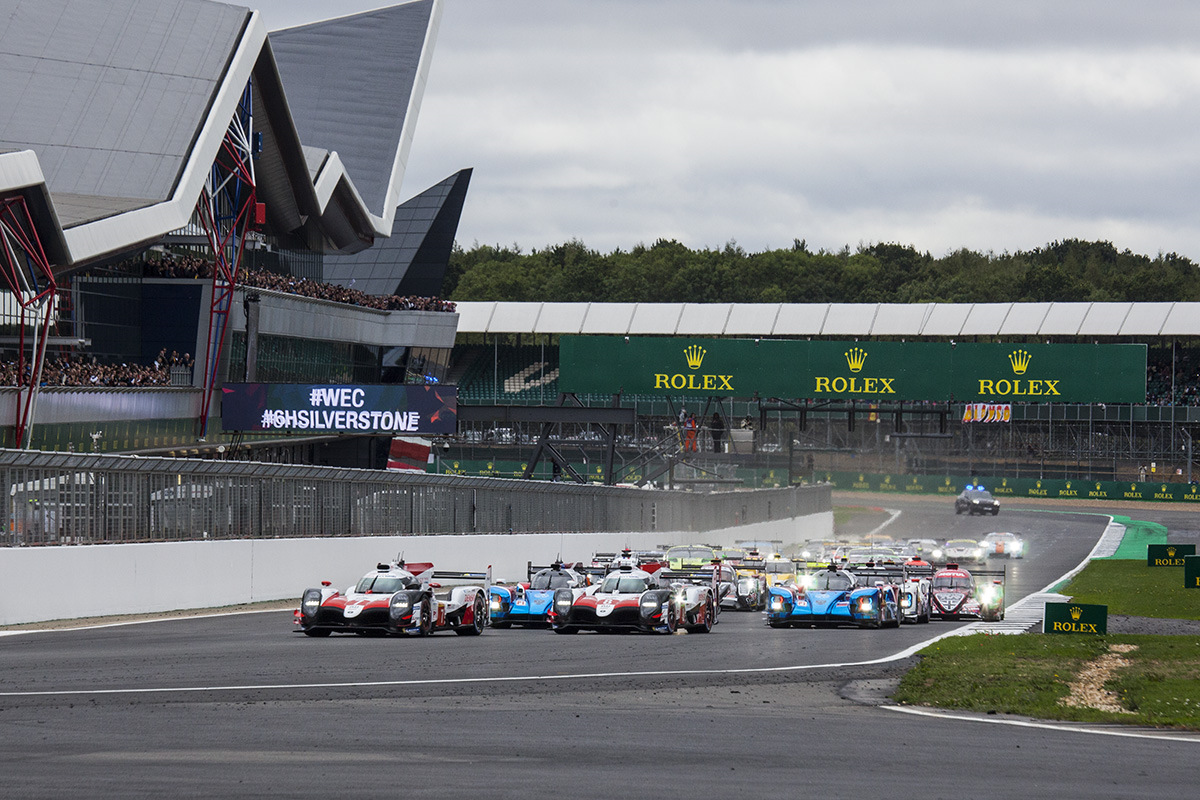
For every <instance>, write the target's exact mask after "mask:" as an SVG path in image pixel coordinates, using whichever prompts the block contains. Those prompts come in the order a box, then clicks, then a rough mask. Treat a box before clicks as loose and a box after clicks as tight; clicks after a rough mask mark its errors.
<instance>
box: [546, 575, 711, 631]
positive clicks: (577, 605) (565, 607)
mask: <svg viewBox="0 0 1200 800" xmlns="http://www.w3.org/2000/svg"><path fill="white" fill-rule="evenodd" d="M692 581H695V582H692ZM719 609H720V606H719V604H718V601H717V593H716V578H715V575H714V573H713V572H711V571H709V572H708V574H707V577H706V578H699V579H698V578H697V577H696V576H695V575H688V576H686V577H684V576H672V575H671V573H670V571H669V570H661V569H659V568H658V565H654V566H653V567H651V566H649V565H647V567H646V568H645V569H639V568H638V567H636V566H634V565H632V564H628V563H626V564H624V565H622V566H619V567H618V568H617V569H615V570H614V571H612V572H610V573H608V575H606V576H604V580H603V581H601V582H600V583H598V584H596V585H594V586H589V587H587V588H586V589H559V590H558V591H557V592H555V593H554V603H553V605H552V606H551V609H550V627H551V628H552V629H553V630H554V632H555V633H577V632H579V631H581V630H593V631H601V630H627V631H648V632H653V633H674V632H675V631H676V630H677V629H679V628H685V629H686V630H688V631H690V632H692V633H708V632H709V631H711V630H712V626H713V625H714V624H715V623H716V621H717V614H718V612H719Z"/></svg>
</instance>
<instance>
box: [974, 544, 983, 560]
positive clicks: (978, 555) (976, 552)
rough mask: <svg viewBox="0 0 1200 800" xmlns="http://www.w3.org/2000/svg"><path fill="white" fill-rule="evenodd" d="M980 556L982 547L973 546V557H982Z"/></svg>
mask: <svg viewBox="0 0 1200 800" xmlns="http://www.w3.org/2000/svg"><path fill="white" fill-rule="evenodd" d="M982 556H983V548H982V547H976V548H975V557H976V558H980V557H982Z"/></svg>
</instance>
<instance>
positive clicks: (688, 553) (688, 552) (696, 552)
mask: <svg viewBox="0 0 1200 800" xmlns="http://www.w3.org/2000/svg"><path fill="white" fill-rule="evenodd" d="M712 557H713V551H712V550H709V549H708V548H707V547H672V548H671V549H670V550H668V551H667V558H668V559H669V560H671V561H675V560H677V559H684V558H695V559H704V560H705V561H709V560H711V559H712Z"/></svg>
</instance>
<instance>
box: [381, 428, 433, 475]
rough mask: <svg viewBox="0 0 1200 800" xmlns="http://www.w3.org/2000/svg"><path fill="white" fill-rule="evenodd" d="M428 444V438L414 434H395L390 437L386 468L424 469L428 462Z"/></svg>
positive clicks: (422, 470) (420, 470) (421, 470)
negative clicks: (390, 442)
mask: <svg viewBox="0 0 1200 800" xmlns="http://www.w3.org/2000/svg"><path fill="white" fill-rule="evenodd" d="M429 452H430V444H429V440H428V439H420V438H417V437H415V436H396V437H393V438H392V446H391V447H390V448H389V449H388V461H387V468H388V469H389V470H393V471H395V470H416V471H418V472H424V471H425V465H426V464H428V463H429Z"/></svg>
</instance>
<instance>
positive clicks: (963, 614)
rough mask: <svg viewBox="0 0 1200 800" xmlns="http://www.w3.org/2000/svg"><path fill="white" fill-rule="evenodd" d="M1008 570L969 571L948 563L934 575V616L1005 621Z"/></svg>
mask: <svg viewBox="0 0 1200 800" xmlns="http://www.w3.org/2000/svg"><path fill="white" fill-rule="evenodd" d="M1004 581H1005V570H1003V569H1000V570H986V569H977V570H974V571H973V572H969V571H967V570H965V569H962V568H961V567H960V566H959V565H958V564H954V563H950V564H947V565H946V567H945V569H940V570H938V571H937V572H935V573H934V575H933V581H932V594H933V603H932V614H933V616H934V617H936V618H937V619H949V620H958V619H976V618H978V619H982V620H983V621H985V622H997V621H999V620H1002V619H1004Z"/></svg>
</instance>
